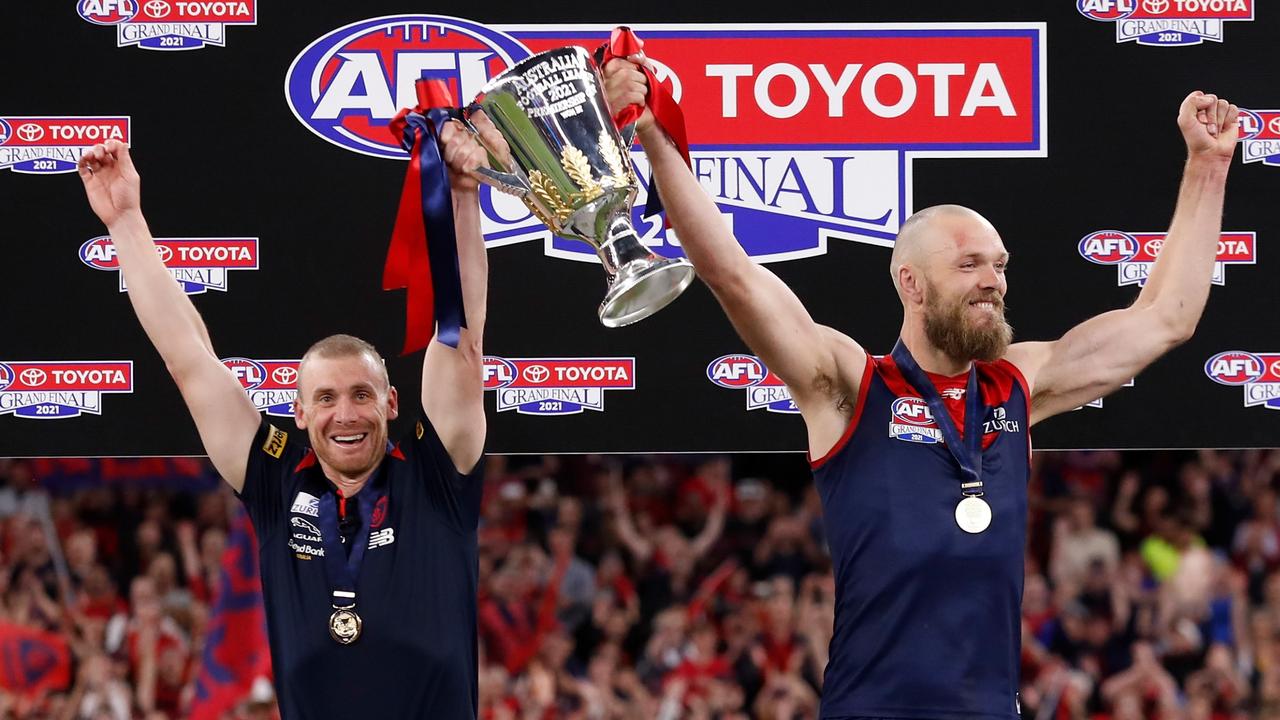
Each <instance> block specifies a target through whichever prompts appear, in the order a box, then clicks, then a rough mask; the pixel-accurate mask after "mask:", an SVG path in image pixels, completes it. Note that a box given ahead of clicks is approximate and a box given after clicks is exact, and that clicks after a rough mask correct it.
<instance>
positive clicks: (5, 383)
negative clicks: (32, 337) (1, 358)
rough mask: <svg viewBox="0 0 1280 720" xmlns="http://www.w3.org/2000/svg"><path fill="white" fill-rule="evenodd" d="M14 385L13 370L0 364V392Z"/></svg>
mask: <svg viewBox="0 0 1280 720" xmlns="http://www.w3.org/2000/svg"><path fill="white" fill-rule="evenodd" d="M12 384H13V368H11V367H9V366H8V365H5V364H4V363H0V391H3V390H4V389H5V388H7V387H9V386H10V385H12Z"/></svg>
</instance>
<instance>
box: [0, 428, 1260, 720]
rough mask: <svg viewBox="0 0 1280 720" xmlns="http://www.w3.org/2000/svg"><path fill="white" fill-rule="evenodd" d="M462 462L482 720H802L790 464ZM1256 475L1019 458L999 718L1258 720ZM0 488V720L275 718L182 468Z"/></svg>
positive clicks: (216, 515)
mask: <svg viewBox="0 0 1280 720" xmlns="http://www.w3.org/2000/svg"><path fill="white" fill-rule="evenodd" d="M485 462H486V463H487V467H486V476H485V499H484V503H483V510H482V516H481V521H480V529H479V540H480V597H479V598H478V607H479V636H480V647H481V668H480V703H481V718H483V720H551V719H553V718H556V719H558V718H564V719H570V718H574V719H577V718H580V719H582V720H596V719H599V720H615V719H616V720H632V719H635V720H640V719H644V720H650V719H652V718H661V719H663V720H674V719H675V718H697V719H702V720H734V719H737V718H762V719H764V720H792V719H793V718H816V717H817V706H818V698H819V695H820V692H821V685H822V671H823V667H824V666H825V664H826V659H827V658H826V652H827V644H828V641H829V640H830V636H831V624H832V616H833V612H834V609H833V608H834V597H833V585H832V579H831V572H830V563H829V558H828V556H827V554H826V551H825V544H824V539H823V524H822V518H821V509H820V506H819V503H818V498H817V494H816V491H815V490H814V488H813V486H812V482H811V480H810V476H809V473H808V471H807V469H806V468H805V466H804V464H803V461H802V460H801V459H800V458H798V457H797V456H762V457H752V456H743V457H740V458H737V459H734V460H730V459H729V458H725V457H713V456H691V457H676V456H661V457H653V456H626V457H623V456H543V457H536V456H535V457H518V458H516V457H513V458H507V457H491V458H488V459H487V460H486V461H485ZM1278 479H1280V451H1230V452H1215V451H1202V452H1200V453H1198V454H1197V453H1172V452H1156V453H1117V452H1067V453H1048V452H1046V453H1038V454H1037V455H1036V456H1035V470H1034V473H1033V478H1032V481H1031V488H1030V493H1031V506H1030V507H1031V510H1030V516H1029V518H1027V519H1026V521H1027V522H1028V523H1029V528H1030V533H1029V537H1030V543H1029V546H1028V548H1027V555H1026V589H1025V593H1024V601H1023V668H1022V683H1023V687H1022V691H1021V706H1022V712H1023V716H1024V717H1027V718H1054V719H1055V720H1057V719H1059V718H1096V719H1098V720H1102V719H1106V718H1111V719H1114V720H1132V719H1136V718H1159V719H1160V720H1210V719H1212V720H1236V719H1237V718H1280V514H1278V512H1280V510H1278V508H1277V496H1276V493H1277V489H1278V487H1280V485H1278V484H1277V480H1278ZM0 486H2V487H0V660H2V662H0V720H5V719H7V718H14V719H25V718H58V719H65V720H126V719H130V718H142V719H145V720H161V719H162V718H164V719H169V720H172V719H175V718H181V717H193V718H194V717H209V718H215V719H220V720H230V719H234V720H270V719H271V718H275V717H278V716H277V714H276V711H275V709H274V704H273V701H272V693H271V688H270V683H269V680H268V678H267V674H266V673H267V672H268V671H267V669H266V667H265V666H263V665H258V666H255V667H252V668H250V672H249V673H248V674H247V675H246V674H243V673H241V674H240V675H236V676H235V677H231V676H232V675H235V673H232V672H230V671H229V670H228V668H227V667H225V666H226V665H228V664H229V663H230V660H227V658H232V657H241V656H243V655H245V654H246V648H245V646H244V645H243V643H245V642H250V641H252V642H260V643H261V646H260V647H258V648H257V652H258V653H259V654H261V653H265V637H264V636H261V635H254V634H250V635H243V634H242V633H243V630H244V626H245V625H246V624H250V625H252V624H253V623H254V621H253V620H252V619H249V620H245V619H244V618H254V617H257V618H260V617H261V616H260V615H256V616H254V615H245V616H239V617H237V619H235V620H234V621H232V620H228V619H227V618H226V617H221V614H222V613H224V612H231V611H238V612H243V610H244V608H243V607H240V605H242V604H243V603H240V604H237V603H235V602H226V601H225V599H224V601H223V602H221V603H220V602H219V598H220V593H221V594H224V595H225V594H226V593H228V592H231V590H228V588H227V587H226V586H227V585H228V584H229V583H230V584H237V586H238V588H239V589H238V590H236V591H237V592H240V595H234V596H230V597H244V593H243V587H239V585H243V583H244V582H245V573H246V571H245V567H248V566H246V565H244V562H245V559H246V556H247V555H248V554H249V553H246V552H239V553H237V552H236V550H237V548H240V547H241V543H242V542H243V540H242V539H241V538H240V535H241V534H243V532H244V530H243V525H244V523H241V522H238V521H237V518H238V517H239V516H238V515H237V510H238V506H239V502H238V501H236V500H235V499H234V497H232V495H231V494H230V492H229V491H227V490H226V489H225V488H223V487H222V484H221V483H220V481H219V480H218V479H217V478H216V477H214V476H213V475H212V471H211V470H210V469H209V468H208V466H207V465H206V464H205V463H204V462H203V461H199V460H186V459H166V460H97V461H91V460H30V461H28V460H0ZM866 501H867V502H872V503H873V502H875V498H870V497H869V498H866ZM1015 520H1016V521H1017V522H1022V521H1023V519H1022V518H1018V519H1011V518H996V520H995V522H1002V521H1015ZM244 547H248V546H247V545H245V546H244ZM237 573H239V574H237ZM233 590H235V589H233ZM258 622H260V620H259V621H258ZM236 633H241V634H240V635H236ZM233 635H234V636H235V638H238V639H234V642H239V643H241V645H239V646H235V647H231V648H230V649H229V650H228V649H227V648H226V647H224V646H225V645H226V644H228V643H231V642H233V637H232V636H233ZM246 637H248V638H250V639H251V640H246V639H245V638H246ZM237 672H239V671H237ZM228 688H233V689H234V694H233V695H232V696H230V697H229V699H228V695H227V692H228Z"/></svg>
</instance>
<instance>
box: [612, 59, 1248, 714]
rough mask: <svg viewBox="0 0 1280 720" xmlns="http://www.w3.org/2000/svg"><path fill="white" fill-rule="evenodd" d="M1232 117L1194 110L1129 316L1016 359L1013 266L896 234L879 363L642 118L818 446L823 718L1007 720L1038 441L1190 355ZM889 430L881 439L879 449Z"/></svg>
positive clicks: (719, 281)
mask: <svg viewBox="0 0 1280 720" xmlns="http://www.w3.org/2000/svg"><path fill="white" fill-rule="evenodd" d="M635 62H643V59H642V58H639V57H633V58H630V59H629V61H623V60H615V61H613V62H611V63H610V64H609V65H608V66H607V67H606V68H605V77H606V87H607V89H608V97H609V101H610V104H611V105H612V106H613V107H615V108H619V107H622V106H624V105H628V104H631V103H640V102H643V101H644V99H645V95H646V92H647V88H646V85H645V80H644V75H643V74H642V73H641V72H640V71H639V70H638V68H637V67H636V66H635V64H634V63H635ZM1237 114H1238V110H1237V108H1236V106H1234V105H1231V104H1230V103H1228V102H1226V101H1225V100H1220V99H1218V98H1217V97H1215V96H1213V95H1206V94H1204V93H1201V92H1194V93H1191V94H1190V95H1189V96H1187V98H1186V99H1185V100H1184V101H1183V102H1182V106H1181V108H1180V110H1179V114H1178V126H1179V128H1180V129H1181V130H1182V135H1183V138H1184V140H1185V141H1186V145H1187V155H1188V157H1187V163H1186V167H1185V169H1184V175H1183V181H1182V188H1181V190H1180V192H1179V195H1178V205H1177V210H1176V212H1175V213H1174V217H1173V224H1172V225H1171V227H1170V228H1169V235H1168V239H1167V240H1166V242H1165V245H1164V248H1163V250H1162V251H1161V253H1160V256H1159V259H1158V260H1157V261H1156V262H1155V265H1154V267H1153V268H1152V270H1151V275H1150V277H1149V279H1148V281H1147V284H1146V286H1145V287H1143V289H1142V292H1141V293H1140V294H1139V296H1138V299H1137V301H1136V302H1135V303H1134V304H1133V305H1132V306H1130V307H1128V308H1125V309H1123V310H1115V311H1112V312H1109V313H1105V314H1103V315H1099V316H1098V317H1095V318H1092V319H1090V320H1087V321H1085V322H1084V323H1082V324H1080V325H1078V326H1076V327H1075V328H1073V329H1072V330H1071V331H1070V332H1068V333H1067V334H1066V335H1064V336H1063V337H1062V338H1061V339H1059V340H1057V341H1053V342H1022V343H1017V344H1010V343H1011V340H1012V336H1013V331H1012V329H1011V328H1010V327H1009V324H1008V323H1007V322H1005V318H1004V297H1005V292H1006V291H1007V289H1008V285H1007V282H1006V271H1007V269H1008V263H1009V253H1008V251H1007V250H1006V249H1005V246H1004V242H1003V241H1002V240H1001V238H1000V234H999V233H998V232H996V229H995V228H994V227H992V226H991V223H989V222H987V221H986V219H984V218H983V217H982V216H981V215H979V214H978V213H976V212H974V211H973V210H970V209H968V208H963V207H959V206H954V205H943V206H938V207H932V208H928V209H926V210H922V211H920V212H918V213H916V214H915V215H913V216H911V217H910V218H908V219H907V220H906V222H904V223H903V224H902V227H901V230H900V233H899V236H898V239H897V242H896V244H895V247H894V250H893V257H892V259H891V261H890V268H889V270H890V274H891V275H892V277H893V283H894V286H895V287H896V288H897V291H898V297H899V298H900V299H901V301H902V308H903V318H902V330H901V335H900V339H899V341H898V343H897V345H896V346H895V348H894V349H893V352H892V353H891V354H890V355H888V356H885V357H883V358H876V357H873V356H871V355H870V354H869V353H868V352H867V351H866V350H864V349H863V348H862V346H861V345H859V344H858V343H857V342H855V341H854V340H853V339H851V338H850V337H849V336H847V335H845V334H844V333H842V332H840V331H838V330H834V329H832V328H829V327H824V326H822V325H819V324H817V323H815V322H814V321H813V319H812V318H811V317H810V316H809V313H808V312H806V311H805V308H804V306H803V305H801V303H800V301H799V299H798V298H797V297H796V295H795V294H794V293H793V292H792V291H791V289H790V288H788V287H787V286H786V285H785V284H784V283H782V282H781V281H780V280H779V279H778V278H777V277H775V276H774V275H773V274H772V273H770V272H769V271H768V270H765V269H764V268H763V267H761V266H759V265H757V264H755V263H754V262H752V261H751V259H750V258H749V257H748V256H747V254H746V253H745V252H743V250H742V248H741V247H740V246H739V245H738V243H737V242H736V241H735V240H734V238H733V235H732V234H731V233H730V231H729V230H728V228H727V227H726V225H725V222H724V220H723V219H722V218H721V217H720V212H719V210H718V209H717V207H716V205H715V203H713V202H712V201H711V199H710V198H709V197H708V196H707V194H706V193H705V192H703V189H702V188H701V187H700V186H699V185H698V181H697V180H696V179H695V178H694V176H693V175H692V174H691V173H690V172H689V169H688V168H687V167H686V166H685V164H684V162H683V160H682V159H681V157H680V154H679V153H678V152H677V151H676V149H675V146H674V145H673V143H672V142H671V141H670V139H669V138H668V137H667V136H666V135H665V134H664V133H663V131H662V130H661V128H659V127H656V126H655V125H654V123H653V121H652V118H651V116H650V115H649V114H648V113H647V112H646V113H645V115H644V117H642V118H641V120H640V121H639V123H638V132H639V137H640V139H641V142H642V143H643V144H644V149H645V152H646V154H647V155H648V157H649V161H650V163H651V164H652V166H653V173H654V178H655V180H656V182H657V183H658V185H659V186H660V187H661V188H662V194H663V200H664V202H665V204H666V208H667V213H668V217H669V219H670V221H671V224H672V225H673V226H674V228H675V229H676V231H677V232H678V233H679V236H680V241H681V243H682V244H683V246H684V249H685V252H686V253H687V254H688V257H689V259H690V260H691V261H692V262H693V264H694V266H695V267H696V268H697V270H698V275H699V276H700V277H701V278H702V280H703V281H704V282H705V283H706V284H707V285H708V286H709V287H710V288H711V290H712V292H714V293H715V296H716V298H717V299H718V300H719V301H720V304H721V305H722V306H723V307H724V310H725V312H726V313H727V314H728V316H729V319H730V320H731V321H732V322H733V325H734V327H735V328H736V329H737V331H738V334H739V335H741V336H742V339H743V340H744V341H746V343H747V345H748V346H750V347H751V349H752V351H753V352H755V353H756V354H758V355H759V356H760V357H761V359H763V360H764V362H765V364H766V365H767V366H768V367H769V369H770V370H772V371H774V372H775V373H777V375H778V376H779V377H780V378H782V379H783V381H785V382H786V384H787V387H788V388H789V389H790V390H791V395H792V397H793V398H794V400H795V403H796V406H797V407H798V408H799V409H800V413H801V415H802V416H803V417H804V422H805V427H806V429H807V430H808V443H809V456H810V460H811V463H812V467H813V474H814V480H815V482H816V483H817V486H818V490H819V492H820V494H821V496H822V501H823V508H824V513H825V517H826V525H827V532H828V538H829V543H830V549H831V556H832V561H833V565H834V571H835V576H836V616H835V632H834V635H833V637H832V640H831V648H830V660H829V662H828V665H827V670H826V673H825V678H824V684H823V688H822V712H821V716H822V717H823V718H832V719H834V718H1016V717H1018V712H1019V710H1018V704H1017V691H1018V682H1019V679H1018V669H1019V653H1020V619H1019V609H1020V604H1021V596H1022V574H1023V553H1024V546H1025V543H1026V535H1025V530H1024V528H1025V525H1026V521H1027V517H1026V482H1027V479H1028V478H1029V475H1030V471H1029V468H1030V437H1029V428H1030V426H1031V425H1034V424H1036V423H1038V422H1040V421H1041V420H1044V419H1046V418H1048V417H1052V416H1053V415H1056V414H1058V413H1061V412H1064V411H1067V410H1070V409H1072V408H1076V407H1078V406H1080V405H1081V404H1083V403H1085V402H1089V401H1091V400H1095V399H1097V398H1100V397H1102V396H1104V395H1106V394H1108V393H1110V392H1112V391H1113V390H1115V389H1116V388H1119V387H1120V386H1121V385H1122V384H1124V383H1125V382H1127V381H1128V380H1129V379H1130V378H1132V377H1134V375H1136V374H1137V373H1139V372H1140V371H1141V370H1142V369H1143V368H1145V367H1146V366H1147V365H1149V364H1150V363H1151V362H1152V361H1154V360H1155V359H1156V358H1158V357H1160V356H1161V355H1163V354H1164V353H1166V352H1168V351H1169V350H1170V349H1172V348H1173V347H1175V346H1177V345H1178V344H1180V343H1182V342H1184V341H1185V340H1187V339H1188V338H1189V337H1190V336H1191V334H1192V331H1193V330H1194V329H1195V327H1196V324H1197V322H1198V321H1199V318H1200V314H1201V312H1202V310H1203V309H1204V304H1205V300H1206V298H1207V296H1208V292H1209V284H1210V278H1211V276H1212V274H1213V263H1214V257H1215V255H1216V252H1217V245H1218V238H1219V235H1220V233H1221V224H1222V221H1221V216H1222V203H1223V193H1224V188H1225V185H1226V178H1227V170H1228V168H1229V167H1230V163H1231V157H1232V155H1233V153H1234V151H1235V145H1236V136H1237V132H1238V128H1237ZM886 430H887V432H886Z"/></svg>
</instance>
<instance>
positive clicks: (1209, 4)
mask: <svg viewBox="0 0 1280 720" xmlns="http://www.w3.org/2000/svg"><path fill="white" fill-rule="evenodd" d="M1253 3H1254V0H1076V9H1077V10H1079V11H1080V14H1081V15H1084V16H1085V17H1087V18H1089V19H1091V20H1098V21H1100V22H1113V23H1115V24H1116V42H1136V43H1138V44H1139V45H1152V46H1156V47H1178V46H1183V45H1199V44H1200V43H1202V42H1204V41H1205V40H1212V41H1214V42H1222V24H1223V23H1224V22H1226V21H1228V20H1245V21H1248V20H1253Z"/></svg>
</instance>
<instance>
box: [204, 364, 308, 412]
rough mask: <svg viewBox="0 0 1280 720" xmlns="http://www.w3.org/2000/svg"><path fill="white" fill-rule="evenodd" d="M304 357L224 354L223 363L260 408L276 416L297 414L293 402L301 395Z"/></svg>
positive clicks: (254, 404)
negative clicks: (300, 365)
mask: <svg viewBox="0 0 1280 720" xmlns="http://www.w3.org/2000/svg"><path fill="white" fill-rule="evenodd" d="M299 362H301V361H300V360H250V359H249V358H242V357H230V358H223V359H222V364H223V365H225V366H226V367H227V369H228V370H230V371H231V374H232V375H235V376H236V380H239V381H240V386H241V387H243V388H244V391H245V392H246V393H248V395H249V399H250V400H252V401H253V406H254V407H256V408H258V411H259V412H265V413H266V414H268V415H274V416H275V417H285V418H291V417H293V404H294V402H295V401H296V400H297V399H298V363H299Z"/></svg>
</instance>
